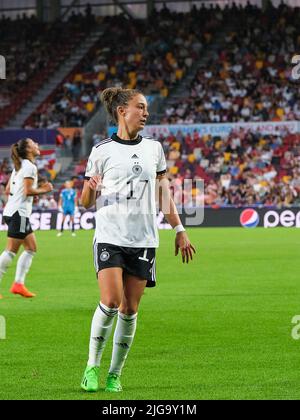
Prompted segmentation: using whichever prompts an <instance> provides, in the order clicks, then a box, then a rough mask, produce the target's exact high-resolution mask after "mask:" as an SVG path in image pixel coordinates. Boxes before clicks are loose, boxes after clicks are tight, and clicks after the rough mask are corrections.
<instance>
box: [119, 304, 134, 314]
mask: <svg viewBox="0 0 300 420" xmlns="http://www.w3.org/2000/svg"><path fill="white" fill-rule="evenodd" d="M137 311H138V305H135V304H130V305H124V304H123V305H121V307H120V312H121V313H122V314H124V315H134V314H136V313H137Z"/></svg>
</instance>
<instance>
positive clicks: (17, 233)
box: [3, 211, 33, 240]
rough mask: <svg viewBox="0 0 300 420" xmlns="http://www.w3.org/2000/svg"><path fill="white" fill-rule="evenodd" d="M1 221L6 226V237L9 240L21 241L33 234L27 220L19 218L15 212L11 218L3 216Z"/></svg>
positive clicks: (26, 218)
mask: <svg viewBox="0 0 300 420" xmlns="http://www.w3.org/2000/svg"><path fill="white" fill-rule="evenodd" d="M3 220H4V222H5V223H6V224H7V226H8V232H7V236H8V237H9V238H14V239H22V240H23V239H25V238H26V236H28V235H30V234H31V233H33V231H32V227H31V224H30V221H29V218H28V217H23V216H20V215H19V212H17V211H16V213H14V214H13V215H12V216H11V217H8V216H4V217H3Z"/></svg>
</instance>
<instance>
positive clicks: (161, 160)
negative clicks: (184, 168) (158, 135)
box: [156, 143, 167, 175]
mask: <svg viewBox="0 0 300 420" xmlns="http://www.w3.org/2000/svg"><path fill="white" fill-rule="evenodd" d="M158 145H159V147H158V151H159V156H158V164H157V169H156V172H157V175H162V174H164V173H166V172H167V162H166V157H165V153H164V149H163V147H162V145H161V144H160V143H158Z"/></svg>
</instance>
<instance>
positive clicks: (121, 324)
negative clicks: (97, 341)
mask: <svg viewBox="0 0 300 420" xmlns="http://www.w3.org/2000/svg"><path fill="white" fill-rule="evenodd" d="M136 324H137V314H134V315H125V314H122V313H120V312H119V316H118V322H117V326H116V330H115V335H114V347H113V354H112V360H111V365H110V369H109V373H115V374H117V375H119V376H120V375H121V373H122V369H123V367H124V364H125V361H126V359H127V356H128V353H129V350H130V348H131V345H132V342H133V339H134V335H135V331H136Z"/></svg>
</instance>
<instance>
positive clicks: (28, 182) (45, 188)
mask: <svg viewBox="0 0 300 420" xmlns="http://www.w3.org/2000/svg"><path fill="white" fill-rule="evenodd" d="M33 182H34V180H33V179H32V178H25V179H24V194H25V195H26V197H32V196H34V195H41V194H46V193H48V192H51V191H53V185H52V184H51V183H50V182H46V183H45V184H43V185H42V186H41V187H39V188H34V187H33Z"/></svg>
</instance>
